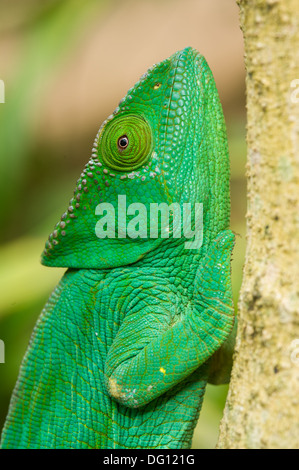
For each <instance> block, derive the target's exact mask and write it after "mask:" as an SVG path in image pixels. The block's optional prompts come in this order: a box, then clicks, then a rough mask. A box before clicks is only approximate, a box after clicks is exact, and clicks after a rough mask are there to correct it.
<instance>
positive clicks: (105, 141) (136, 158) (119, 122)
mask: <svg viewBox="0 0 299 470" xmlns="http://www.w3.org/2000/svg"><path fill="white" fill-rule="evenodd" d="M152 147H153V135H152V130H151V127H150V125H149V123H148V122H147V121H146V120H145V119H144V118H142V117H141V116H137V115H135V114H121V115H118V116H117V115H116V116H115V117H114V118H113V119H111V121H108V122H107V124H106V125H105V127H104V128H103V130H102V133H101V135H100V138H99V156H101V157H102V160H103V162H104V164H105V165H106V166H108V167H110V168H113V169H114V170H118V171H131V170H134V169H135V168H138V167H140V166H142V165H144V164H145V163H146V162H147V160H148V159H149V157H150V155H151V151H152Z"/></svg>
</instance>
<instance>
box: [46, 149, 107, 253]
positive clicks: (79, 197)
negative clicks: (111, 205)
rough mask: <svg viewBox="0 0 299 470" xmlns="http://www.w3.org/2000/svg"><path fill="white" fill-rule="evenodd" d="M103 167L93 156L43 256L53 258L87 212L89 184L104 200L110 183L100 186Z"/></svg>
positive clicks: (95, 156)
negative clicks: (73, 227) (55, 249)
mask: <svg viewBox="0 0 299 470" xmlns="http://www.w3.org/2000/svg"><path fill="white" fill-rule="evenodd" d="M93 150H94V149H93ZM101 167H102V163H101V162H100V161H99V160H98V158H97V155H95V154H92V157H91V159H90V160H89V162H88V163H87V164H86V165H85V169H84V170H83V172H82V173H81V175H80V178H79V179H78V181H77V186H76V189H75V191H74V196H73V197H72V199H71V200H70V202H69V206H68V209H67V211H66V212H64V213H63V214H62V216H61V218H60V221H59V222H58V223H57V224H56V225H55V227H54V230H53V232H51V233H50V235H49V237H48V240H47V241H46V244H45V249H44V251H43V256H46V257H47V256H51V254H52V252H53V250H54V248H55V247H56V246H57V245H58V244H59V243H60V240H61V239H62V238H63V237H65V236H66V235H67V232H68V226H69V224H70V223H71V222H72V221H74V220H75V219H76V218H77V217H78V216H79V215H81V214H82V209H83V210H87V206H86V205H85V203H86V201H85V197H84V196H85V195H86V196H87V195H88V192H89V191H90V184H89V183H92V185H95V186H96V187H97V195H98V197H99V198H100V199H99V200H100V201H101V200H102V199H101V197H103V193H102V191H103V188H104V186H109V182H108V181H105V183H104V185H103V184H100V182H99V178H100V175H102V174H103V170H101ZM104 172H105V170H104ZM111 176H112V175H111Z"/></svg>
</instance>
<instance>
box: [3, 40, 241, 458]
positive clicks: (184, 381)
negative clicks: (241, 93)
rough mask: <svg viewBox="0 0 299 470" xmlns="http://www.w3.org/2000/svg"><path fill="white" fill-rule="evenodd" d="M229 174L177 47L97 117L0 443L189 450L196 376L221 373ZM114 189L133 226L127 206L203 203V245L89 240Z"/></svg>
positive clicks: (208, 93) (214, 99)
mask: <svg viewBox="0 0 299 470" xmlns="http://www.w3.org/2000/svg"><path fill="white" fill-rule="evenodd" d="M229 177H230V176H229V157H228V148H227V138H226V130H225V123H224V119H223V113H222V108H221V104H220V101H219V97H218V93H217V89H216V86H215V82H214V79H213V76H212V73H211V71H210V69H209V67H208V65H207V62H206V60H205V59H204V57H203V56H202V55H200V54H199V53H198V52H197V51H196V50H194V49H192V48H190V47H188V48H185V49H183V50H182V51H179V52H176V53H175V54H173V55H172V56H171V57H169V58H168V59H166V60H164V61H162V62H161V63H159V64H157V65H154V66H153V67H151V68H150V69H149V70H148V72H147V73H146V74H144V75H143V76H142V77H141V79H140V80H139V81H138V82H137V83H136V84H135V85H134V86H133V87H132V88H131V89H130V90H129V91H128V93H127V95H126V96H125V97H124V98H123V99H122V101H121V102H120V103H119V106H118V107H117V109H116V110H115V111H114V112H113V114H112V115H111V116H109V117H108V118H107V120H106V121H105V122H104V123H103V124H102V126H101V128H100V130H99V132H98V133H97V135H96V138H95V141H94V145H93V148H92V153H91V158H90V159H89V161H88V162H87V164H86V165H85V169H84V170H83V172H82V173H81V175H80V177H79V179H78V181H77V185H76V187H75V190H74V195H73V197H72V198H71V200H70V202H69V204H68V206H67V207H68V208H67V210H66V212H65V213H64V214H63V215H62V217H61V220H60V221H59V222H58V223H57V225H56V227H55V228H54V230H53V232H52V233H51V235H50V236H49V239H48V241H47V242H46V246H45V250H44V252H43V254H42V263H43V264H45V265H47V266H61V267H66V268H68V269H67V271H66V273H65V274H64V276H63V278H62V279H61V281H60V283H59V284H58V286H57V287H56V288H55V290H54V292H53V293H52V295H51V296H50V298H49V300H48V302H47V304H46V306H45V308H44V309H43V311H42V313H41V315H40V317H39V320H38V322H37V324H36V326H35V328H34V331H33V334H32V338H31V341H30V344H29V347H28V350H27V352H26V355H25V357H24V359H23V362H22V365H21V368H20V372H19V377H18V380H17V384H16V386H15V389H14V391H13V395H12V398H11V403H10V407H9V410H8V415H7V419H6V422H5V426H4V429H3V433H2V440H1V447H2V448H35V449H37V448H50V449H52V448H104V449H116V448H118V449H137V448H143V449H155V448H157V449H159V448H161V449H181V448H189V447H190V445H191V440H192V435H193V430H194V427H195V425H196V422H197V419H198V417H199V413H200V409H201V404H202V400H203V396H204V392H205V387H206V384H207V382H209V381H210V382H212V383H220V382H223V381H224V382H225V381H227V377H228V376H229V364H230V355H231V349H232V347H231V345H232V344H233V341H232V340H231V338H232V335H233V333H232V332H233V331H234V308H233V301H232V292H231V268H230V262H231V252H232V249H233V245H234V235H233V234H232V232H231V231H230V229H229V224H230V192H229ZM121 195H125V196H126V201H127V203H128V205H130V204H132V205H133V204H136V203H137V205H136V206H133V209H132V213H126V215H125V220H121V218H120V217H118V216H116V217H115V218H114V219H113V220H110V221H109V223H110V224H113V223H114V224H115V226H116V227H121V226H123V225H125V226H128V225H129V224H130V223H131V224H133V225H134V226H135V230H136V232H137V233H138V227H137V225H138V223H137V222H138V220H136V217H137V215H136V213H135V212H138V204H142V205H143V206H144V207H145V208H146V209H148V213H149V212H150V207H151V206H150V204H153V203H155V204H162V203H164V204H167V205H168V206H170V205H171V204H174V203H176V204H178V205H179V207H183V204H186V203H188V204H191V205H192V207H194V206H195V204H202V211H203V212H202V218H203V236H202V243H201V245H200V248H198V249H186V247H185V242H186V239H185V238H184V236H182V237H180V238H179V237H175V236H174V234H173V232H172V230H171V223H170V229H169V237H162V236H159V237H156V238H150V237H146V238H145V237H144V238H143V237H141V236H136V237H135V238H134V237H124V236H123V232H121V231H120V232H118V233H122V235H121V236H116V237H115V238H109V237H105V238H101V239H100V238H99V237H98V236H97V235H96V231H95V227H96V226H97V224H98V221H99V216H98V214H96V207H97V206H98V204H99V203H100V202H101V201H106V202H108V203H109V204H111V205H112V206H113V207H114V208H115V209H116V208H117V204H118V197H119V196H121ZM134 208H135V209H136V211H135V209H134ZM133 212H134V213H133ZM132 216H135V220H133V219H132ZM181 223H182V224H183V221H181ZM107 224H108V221H107Z"/></svg>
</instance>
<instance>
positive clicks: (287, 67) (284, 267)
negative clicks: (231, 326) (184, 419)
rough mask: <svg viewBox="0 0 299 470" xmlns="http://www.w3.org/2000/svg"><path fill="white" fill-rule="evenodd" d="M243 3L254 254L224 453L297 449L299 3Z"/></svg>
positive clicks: (243, 298)
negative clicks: (228, 451)
mask: <svg viewBox="0 0 299 470" xmlns="http://www.w3.org/2000/svg"><path fill="white" fill-rule="evenodd" d="M239 6H240V19H241V28H242V30H243V34H244V45H245V64H246V69H247V78H246V86H247V113H248V114H247V118H248V124H247V130H248V134H247V143H248V163H247V176H248V212H247V251H246V260H245V267H244V277H243V284H242V288H241V294H240V301H239V313H238V316H239V327H238V335H237V343H236V353H235V360H234V366H233V371H232V377H231V382H230V388H229V394H228V399H227V403H226V407H225V411H224V416H223V420H222V422H221V426H220V436H219V442H218V447H219V448H258V449H259V448H268V449H271V448H299V349H298V345H299V4H298V0H240V2H239ZM296 90H297V91H296Z"/></svg>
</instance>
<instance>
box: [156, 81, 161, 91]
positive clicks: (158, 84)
mask: <svg viewBox="0 0 299 470" xmlns="http://www.w3.org/2000/svg"><path fill="white" fill-rule="evenodd" d="M161 85H162V83H160V82H157V83H155V84H154V90H158V88H160V86H161Z"/></svg>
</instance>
